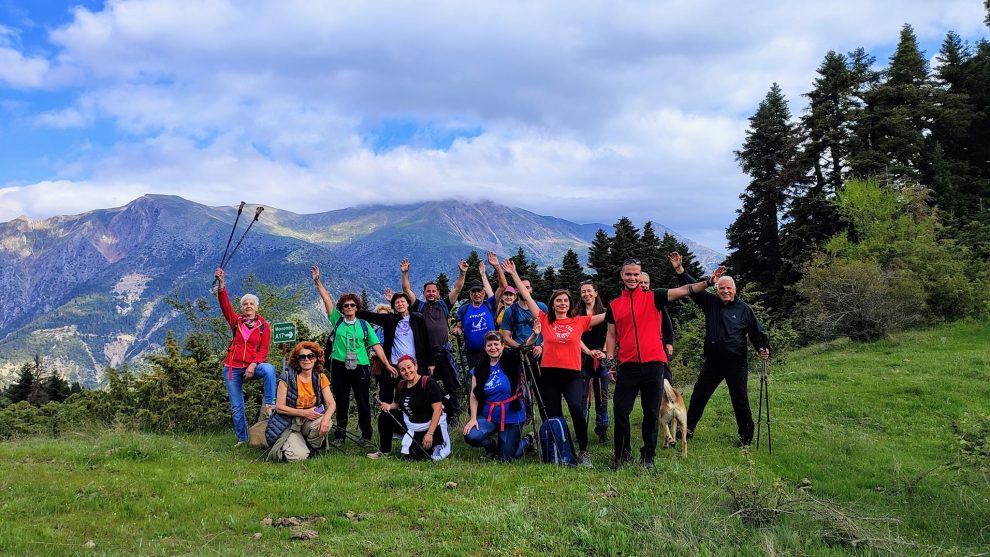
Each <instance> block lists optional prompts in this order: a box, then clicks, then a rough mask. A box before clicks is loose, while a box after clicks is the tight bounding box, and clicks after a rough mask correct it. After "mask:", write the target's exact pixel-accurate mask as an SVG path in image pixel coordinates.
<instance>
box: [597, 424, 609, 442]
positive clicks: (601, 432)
mask: <svg viewBox="0 0 990 557" xmlns="http://www.w3.org/2000/svg"><path fill="white" fill-rule="evenodd" d="M595 434H597V435H598V442H599V443H607V442H608V426H604V425H599V426H595Z"/></svg>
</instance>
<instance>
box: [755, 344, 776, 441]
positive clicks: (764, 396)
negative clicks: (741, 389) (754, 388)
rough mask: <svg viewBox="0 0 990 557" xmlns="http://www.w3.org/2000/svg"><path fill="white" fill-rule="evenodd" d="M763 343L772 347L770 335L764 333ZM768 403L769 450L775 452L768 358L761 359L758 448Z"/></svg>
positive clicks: (757, 422)
mask: <svg viewBox="0 0 990 557" xmlns="http://www.w3.org/2000/svg"><path fill="white" fill-rule="evenodd" d="M763 343H764V346H766V347H767V348H769V347H770V336H769V335H767V334H766V333H763ZM764 402H765V403H766V408H767V452H769V453H770V454H773V437H772V436H771V433H770V381H769V378H768V377H767V360H763V359H761V369H760V403H759V406H760V410H759V412H758V413H757V418H756V448H757V449H759V448H760V437H761V435H762V431H761V429H762V425H763V406H764Z"/></svg>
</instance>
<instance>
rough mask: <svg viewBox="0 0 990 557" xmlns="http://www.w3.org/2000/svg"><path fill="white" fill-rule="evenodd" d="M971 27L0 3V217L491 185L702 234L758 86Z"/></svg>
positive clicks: (220, 1) (655, 9) (333, 205)
mask: <svg viewBox="0 0 990 557" xmlns="http://www.w3.org/2000/svg"><path fill="white" fill-rule="evenodd" d="M982 19H983V6H982V2H981V1H980V0H943V1H940V2H931V1H927V0H901V1H894V0H882V1H881V0H873V1H862V0H860V1H852V0H835V1H833V2H829V3H822V2H810V1H809V2H748V3H731V4H730V3H725V2H717V1H714V0H698V1H694V2H683V1H679V0H668V1H656V2H639V1H636V2H583V3H579V4H575V3H571V2H540V3H531V2H472V3H459V2H445V1H444V2H434V1H419V2H411V1H409V2H393V3H390V4H388V5H387V6H386V5H384V4H381V3H375V2H361V1H355V2H347V3H344V2H306V1H303V0H298V1H293V0H286V1H280V2H274V1H273V2H240V1H233V0H213V1H209V2H201V1H198V0H196V1H194V0H116V1H113V2H102V1H93V0H88V1H76V2H69V3H63V2H52V1H45V0H39V1H30V2H29V1H23V0H22V1H12V0H0V144H2V145H3V148H2V149H0V221H6V220H9V219H12V218H15V217H17V216H18V215H20V214H26V215H28V216H29V217H30V218H32V219H43V218H46V217H49V216H52V215H56V214H70V213H80V212H84V211H87V210H91V209H96V208H101V207H111V206H119V205H123V204H126V203H127V202H128V201H130V200H132V199H134V198H136V197H138V196H140V195H143V194H145V193H170V194H176V195H181V196H183V197H186V198H189V199H192V200H194V201H198V202H201V203H207V204H210V205H235V204H236V203H237V202H238V201H240V200H242V199H243V200H245V201H248V202H250V203H261V204H266V205H269V206H273V207H278V208H282V209H287V210H292V211H297V212H316V211H325V210H331V209H337V208H341V207H344V206H347V205H349V204H353V203H398V202H410V201H419V200H424V199H443V198H460V199H468V200H473V199H491V200H494V201H497V202H501V203H506V204H509V205H515V206H520V207H523V208H526V209H529V210H532V211H535V212H538V213H541V214H551V215H555V216H559V217H563V218H568V219H571V220H575V221H579V222H604V223H612V222H614V221H615V220H616V219H617V218H618V217H619V216H622V215H626V216H629V217H631V218H633V219H634V220H635V221H637V222H638V223H642V222H643V221H645V220H647V219H650V220H653V221H656V222H659V223H662V224H664V225H666V226H669V227H671V228H673V229H675V230H677V231H679V232H681V233H682V234H685V235H687V236H689V237H691V238H694V239H696V240H698V241H701V242H703V243H705V244H708V245H710V246H712V247H714V248H716V249H722V248H724V244H725V238H724V229H725V227H726V226H727V225H728V224H729V223H731V222H732V220H733V219H734V211H735V210H736V208H737V207H738V205H739V201H738V195H739V193H740V192H741V191H742V189H743V188H744V187H745V185H746V183H747V177H746V176H745V175H743V174H741V173H740V171H739V169H738V167H737V165H736V163H735V161H734V159H733V155H732V151H733V150H735V149H737V148H738V147H739V145H740V143H741V141H742V139H743V137H744V133H745V129H746V124H747V121H746V119H747V118H748V117H749V116H750V115H751V114H752V112H753V111H754V110H755V108H756V105H757V104H758V103H759V101H760V100H761V99H762V98H763V96H764V95H765V94H766V92H767V90H768V89H769V87H770V84H771V83H772V82H775V81H776V82H778V83H780V84H781V86H782V88H783V90H784V92H785V94H786V95H787V97H788V99H789V100H790V102H791V109H792V112H793V113H794V114H795V115H796V116H797V115H800V113H801V111H802V109H803V99H802V98H801V94H802V93H805V92H807V90H808V89H809V88H810V85H811V82H812V79H813V78H814V71H815V68H816V67H817V66H818V64H819V63H820V61H821V59H822V58H823V56H824V55H825V53H826V52H827V51H828V50H830V49H834V50H838V51H840V52H847V51H850V50H852V49H854V48H856V47H858V46H863V47H866V48H867V49H868V50H869V51H870V52H872V53H874V54H875V55H876V56H877V58H878V60H879V61H880V62H881V63H885V62H886V59H887V58H888V57H889V55H890V53H891V52H892V50H893V48H894V46H895V44H896V41H897V39H898V33H899V30H900V27H901V25H902V24H904V23H910V24H912V25H913V26H914V28H915V31H916V33H917V35H918V37H919V40H920V42H921V45H922V48H923V49H924V50H926V51H927V54H928V55H929V57H931V56H933V55H934V54H935V53H937V51H938V48H939V44H940V43H941V41H942V39H943V38H944V36H945V33H946V31H948V30H950V29H951V30H955V31H956V32H958V33H959V34H960V35H962V36H963V38H964V39H967V40H969V41H970V42H974V41H976V40H979V39H981V38H985V37H987V34H988V33H987V29H986V27H985V26H984V25H983V24H982ZM741 22H746V23H745V24H741ZM287 186H289V187H287Z"/></svg>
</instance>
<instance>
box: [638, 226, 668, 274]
mask: <svg viewBox="0 0 990 557" xmlns="http://www.w3.org/2000/svg"><path fill="white" fill-rule="evenodd" d="M637 251H638V256H639V260H640V265H641V266H642V268H643V271H646V272H647V273H649V274H650V278H651V279H652V278H653V277H655V276H657V273H660V272H662V270H663V269H664V268H666V267H670V261H669V260H668V259H667V253H664V251H663V250H662V249H661V247H660V237H659V236H657V233H656V231H655V230H654V229H653V221H646V224H644V225H643V234H642V235H641V236H640V238H639V249H638V250H637Z"/></svg>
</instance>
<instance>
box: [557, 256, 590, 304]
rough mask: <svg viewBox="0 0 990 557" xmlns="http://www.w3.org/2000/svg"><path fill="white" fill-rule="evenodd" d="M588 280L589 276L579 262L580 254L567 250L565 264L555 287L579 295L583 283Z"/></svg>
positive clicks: (562, 265) (561, 267)
mask: <svg viewBox="0 0 990 557" xmlns="http://www.w3.org/2000/svg"><path fill="white" fill-rule="evenodd" d="M585 280H588V275H587V274H585V272H584V269H583V268H582V267H581V262H580V261H578V254H577V253H576V252H575V251H574V250H572V249H569V250H567V253H565V254H564V260H563V263H562V264H561V266H560V272H559V273H557V283H556V285H555V287H556V288H557V289H566V290H570V291H571V293H577V292H578V291H580V285H581V283H582V282H583V281H585Z"/></svg>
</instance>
